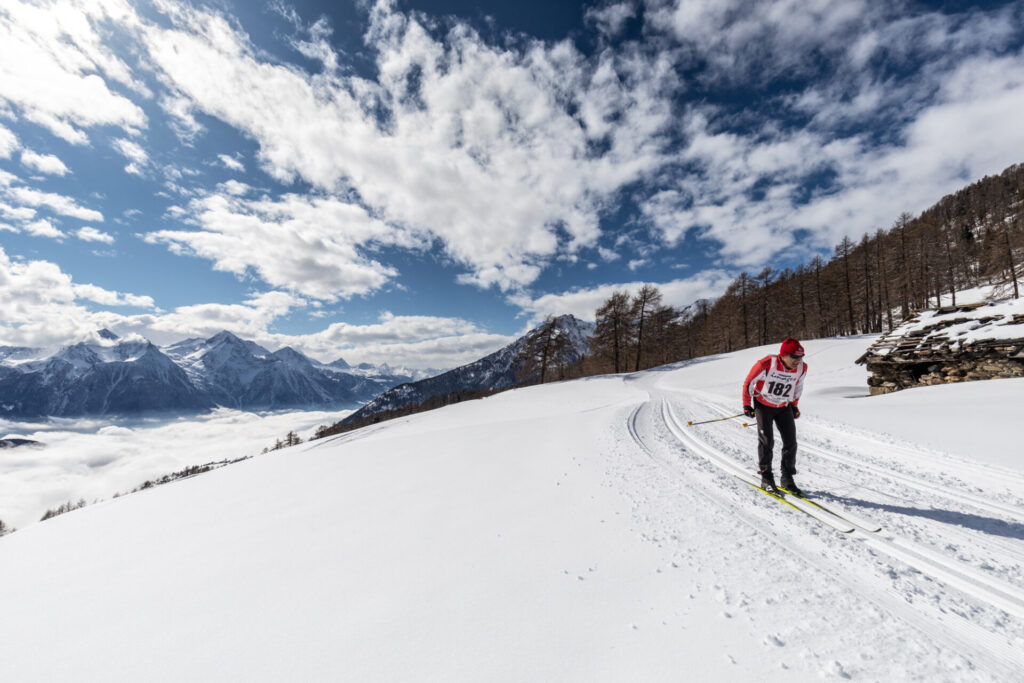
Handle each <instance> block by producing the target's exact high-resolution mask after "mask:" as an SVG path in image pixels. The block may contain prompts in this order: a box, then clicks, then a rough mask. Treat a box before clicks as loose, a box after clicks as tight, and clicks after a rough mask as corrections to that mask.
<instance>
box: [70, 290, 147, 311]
mask: <svg viewBox="0 0 1024 683" xmlns="http://www.w3.org/2000/svg"><path fill="white" fill-rule="evenodd" d="M72 291H73V292H74V294H75V298H76V299H86V300H88V301H94V302H96V303H98V304H102V305H104V306H135V307H137V308H153V307H154V305H155V304H154V303H153V298H152V297H149V296H137V295H135V294H124V293H122V292H114V291H111V290H109V289H103V288H102V287H97V286H96V285H73V286H72Z"/></svg>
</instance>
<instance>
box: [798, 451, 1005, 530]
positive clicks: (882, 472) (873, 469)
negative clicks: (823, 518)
mask: <svg viewBox="0 0 1024 683" xmlns="http://www.w3.org/2000/svg"><path fill="white" fill-rule="evenodd" d="M801 448H802V449H803V450H804V451H806V452H807V453H814V454H815V455H817V456H819V457H821V458H825V459H826V460H831V461H832V462H837V463H842V464H844V465H849V466H850V467H855V468H857V469H861V470H864V471H865V472H870V473H872V474H876V475H878V476H881V477H886V478H887V479H891V480H892V481H897V482H899V483H901V484H903V485H904V486H907V487H909V488H912V489H916V490H918V491H922V492H925V493H932V494H936V495H939V496H942V497H943V498H945V499H947V500H953V501H955V502H960V503H968V504H970V505H971V506H973V507H975V508H977V509H979V510H984V511H986V512H989V513H991V514H995V515H1001V516H1004V517H1011V518H1013V519H1014V520H1016V521H1017V522H1024V510H1021V509H1020V508H1016V507H1011V506H1009V505H1002V504H1000V503H992V502H990V501H988V500H985V499H983V498H979V497H977V496H974V495H971V494H970V493H966V492H962V491H952V492H951V491H950V490H949V489H948V488H943V487H941V486H936V485H934V484H929V483H927V482H923V481H919V480H917V479H914V478H912V477H909V476H907V475H905V474H901V473H899V472H894V471H893V470H887V469H884V468H881V467H877V466H875V465H871V464H868V463H865V462H861V461H859V460H856V459H855V458H850V457H848V456H843V455H840V454H838V453H834V452H832V451H827V450H825V449H824V448H821V447H819V446H811V445H806V444H805V445H802V446H801Z"/></svg>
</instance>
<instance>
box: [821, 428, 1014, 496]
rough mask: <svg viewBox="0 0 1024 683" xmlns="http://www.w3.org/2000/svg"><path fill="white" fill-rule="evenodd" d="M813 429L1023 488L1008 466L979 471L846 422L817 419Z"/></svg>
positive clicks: (970, 464)
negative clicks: (940, 460) (968, 470)
mask: <svg viewBox="0 0 1024 683" xmlns="http://www.w3.org/2000/svg"><path fill="white" fill-rule="evenodd" d="M813 428H814V430H815V431H818V432H823V431H824V432H830V433H832V434H833V435H834V438H840V439H843V440H845V441H850V440H851V439H852V440H854V441H858V442H860V443H861V444H863V446H865V447H867V448H868V449H869V450H870V452H873V453H877V452H879V451H882V452H884V453H889V454H899V456H900V458H901V459H903V460H912V461H914V462H916V463H918V464H920V465H923V466H925V467H928V468H933V467H934V466H935V461H936V459H942V460H945V461H947V462H949V463H950V464H951V465H953V466H955V467H956V468H957V469H970V470H971V472H972V473H973V474H975V475H976V476H978V477H980V478H983V479H984V480H985V481H987V482H990V483H997V484H1002V485H1006V484H1007V483H1009V482H1011V481H1012V482H1014V483H1015V484H1016V485H1017V486H1021V487H1024V474H1021V473H1020V472H1017V471H1015V470H1011V469H1008V468H1005V467H999V466H997V465H986V466H985V468H984V469H983V470H978V469H977V464H976V463H975V462H973V461H971V460H968V459H966V458H963V457H961V456H956V455H952V454H950V453H945V452H943V451H937V450H933V449H926V448H925V447H923V446H915V447H910V446H904V445H901V444H899V443H895V442H893V441H891V440H886V439H882V438H879V437H878V435H876V434H872V433H870V432H863V431H862V430H860V429H857V428H855V427H849V426H846V425H843V426H842V428H840V427H838V426H836V425H833V424H830V423H829V422H825V421H822V420H818V421H816V422H815V423H814V427H813Z"/></svg>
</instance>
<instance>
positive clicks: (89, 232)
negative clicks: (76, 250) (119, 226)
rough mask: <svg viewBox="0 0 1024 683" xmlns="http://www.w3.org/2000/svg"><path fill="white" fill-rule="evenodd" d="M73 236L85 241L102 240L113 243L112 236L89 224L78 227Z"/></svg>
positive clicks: (105, 242)
mask: <svg viewBox="0 0 1024 683" xmlns="http://www.w3.org/2000/svg"><path fill="white" fill-rule="evenodd" d="M75 236H76V237H77V238H78V239H80V240H83V241H85V242H103V243H104V244H113V243H114V236H113V235H110V234H108V233H105V232H102V231H100V230H97V229H96V228H93V227H91V226H88V225H87V226H85V227H83V228H80V229H79V230H78V232H76V233H75Z"/></svg>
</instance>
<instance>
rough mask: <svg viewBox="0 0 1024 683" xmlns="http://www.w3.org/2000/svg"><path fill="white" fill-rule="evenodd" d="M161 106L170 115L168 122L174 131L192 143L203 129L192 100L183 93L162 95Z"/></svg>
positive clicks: (188, 142) (182, 138)
mask: <svg viewBox="0 0 1024 683" xmlns="http://www.w3.org/2000/svg"><path fill="white" fill-rule="evenodd" d="M160 108H161V109H163V110H164V112H165V113H166V114H167V115H168V116H169V117H170V119H168V123H170V125H171V128H172V129H173V130H174V133H175V134H176V135H177V136H178V137H179V138H180V139H181V140H183V141H185V142H186V143H187V144H192V142H194V141H195V139H196V137H197V136H198V135H199V133H201V132H202V131H203V126H202V124H200V123H199V122H198V121H197V120H196V117H195V114H193V107H192V102H191V101H190V100H189V99H188V98H185V97H182V96H181V95H173V96H167V97H161V98H160Z"/></svg>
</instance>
